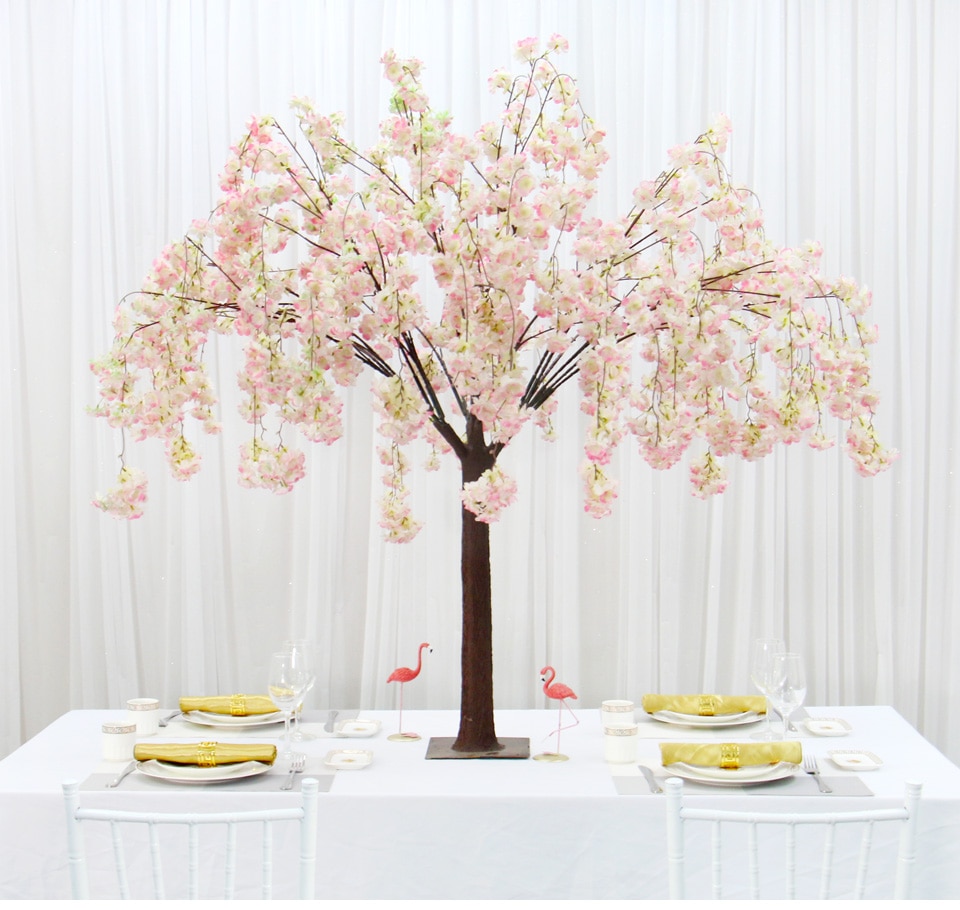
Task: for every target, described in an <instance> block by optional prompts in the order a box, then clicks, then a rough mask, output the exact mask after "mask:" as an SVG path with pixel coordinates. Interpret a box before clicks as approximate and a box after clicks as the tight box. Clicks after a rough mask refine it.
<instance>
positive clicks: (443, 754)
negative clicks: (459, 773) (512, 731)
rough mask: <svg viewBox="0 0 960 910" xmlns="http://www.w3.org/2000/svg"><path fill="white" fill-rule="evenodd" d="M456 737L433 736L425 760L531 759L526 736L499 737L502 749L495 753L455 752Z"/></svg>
mask: <svg viewBox="0 0 960 910" xmlns="http://www.w3.org/2000/svg"><path fill="white" fill-rule="evenodd" d="M456 740H457V738H456V737H455V736H431V737H430V742H429V744H428V745H427V754H426V755H424V758H529V757H530V740H529V738H527V737H526V736H498V737H497V740H498V741H499V742H501V743H502V744H503V748H502V749H497V750H496V751H494V752H454V751H453V744H454V743H455V742H456Z"/></svg>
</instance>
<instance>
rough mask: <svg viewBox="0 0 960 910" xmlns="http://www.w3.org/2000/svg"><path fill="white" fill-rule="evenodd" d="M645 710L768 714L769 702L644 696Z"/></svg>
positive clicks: (727, 697)
mask: <svg viewBox="0 0 960 910" xmlns="http://www.w3.org/2000/svg"><path fill="white" fill-rule="evenodd" d="M642 703H643V710H644V711H646V712H647V714H653V713H654V711H676V712H677V713H678V714H697V715H700V716H701V717H710V716H712V715H714V714H739V713H740V712H742V711H756V712H757V714H766V713H767V700H766V699H765V698H764V697H763V696H762V695H644V696H643V702H642Z"/></svg>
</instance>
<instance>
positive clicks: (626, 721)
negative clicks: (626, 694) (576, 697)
mask: <svg viewBox="0 0 960 910" xmlns="http://www.w3.org/2000/svg"><path fill="white" fill-rule="evenodd" d="M600 720H601V722H602V723H603V726H604V727H628V726H630V724H632V723H633V722H634V717H633V702H632V701H629V700H628V699H626V698H608V699H607V700H606V701H605V702H603V703H602V704H601V705H600Z"/></svg>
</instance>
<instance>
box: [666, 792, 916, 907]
mask: <svg viewBox="0 0 960 910" xmlns="http://www.w3.org/2000/svg"><path fill="white" fill-rule="evenodd" d="M664 789H665V791H666V805H667V853H668V856H667V859H668V862H667V865H668V870H669V876H670V897H671V898H674V899H682V898H684V897H685V896H686V884H687V872H688V870H687V868H686V865H685V860H686V855H685V854H686V851H687V831H686V825H687V824H688V823H690V822H705V823H707V824H708V825H709V834H710V837H709V839H710V867H711V889H712V896H713V897H714V898H716V899H721V898H723V897H724V877H725V874H726V875H727V876H729V877H733V876H738V877H739V878H740V879H741V880H742V878H743V873H742V871H741V870H742V869H743V867H744V866H746V869H747V879H748V882H749V897H751V898H753V899H754V900H757V899H759V898H760V896H761V895H760V891H761V887H760V879H761V867H764V868H766V867H768V866H769V864H770V856H771V855H779V856H782V857H783V867H782V875H781V874H780V872H779V871H778V873H777V877H781V878H782V879H783V882H784V893H783V894H780V895H776V896H777V897H785V898H787V899H794V898H795V897H797V890H798V885H797V882H798V878H802V879H803V881H804V882H808V881H809V880H810V879H814V880H816V881H818V893H817V894H810V895H803V896H804V897H816V898H818V899H819V900H825V899H827V898H828V897H829V896H830V895H831V884H835V883H836V880H837V879H839V878H840V876H841V872H844V871H845V872H847V873H849V875H848V876H847V877H848V878H849V881H845V882H844V883H843V884H842V887H843V888H844V889H845V891H847V892H848V893H845V894H844V895H843V896H851V897H854V898H857V899H860V898H862V897H863V895H864V890H865V888H866V887H867V883H868V881H872V880H873V877H879V876H880V875H888V876H889V873H890V869H889V864H888V863H877V862H874V863H873V864H872V865H871V863H870V859H871V851H872V848H873V846H874V841H873V835H874V831H875V828H876V826H878V825H887V824H893V825H899V826H900V830H899V833H898V843H899V847H898V850H897V857H896V868H895V870H894V874H893V876H891V877H892V879H893V894H892V896H893V897H894V898H896V899H904V898H907V897H908V896H909V891H910V875H911V871H912V867H913V865H914V860H915V854H916V845H915V840H916V821H917V808H918V806H919V801H920V791H921V789H922V787H921V785H920V784H918V783H912V782H908V783H907V784H906V796H905V799H904V804H903V806H902V807H899V808H891V809H863V810H855V811H845V812H841V811H835V812H810V813H799V812H798V813H785V812H753V811H739V810H732V809H726V810H724V809H695V808H691V807H690V806H688V805H684V802H683V781H681V780H680V779H679V778H675V777H673V778H670V779H669V780H667V781H666V782H665V784H664ZM731 829H739V835H737V834H735V833H734V832H733V831H732V830H731ZM774 829H780V834H782V840H781V839H780V838H779V837H776V836H775V831H774ZM808 829H810V831H814V832H816V834H815V835H812V836H811V838H810V839H811V843H806V842H805V843H804V844H803V845H801V850H800V851H799V852H798V842H799V839H800V832H801V830H802V831H804V833H805V834H806V833H807V831H808ZM841 829H842V830H843V831H844V832H845V835H844V836H845V837H846V834H847V833H852V832H853V831H854V829H859V835H860V836H859V843H858V845H856V844H855V843H852V842H851V843H850V844H848V843H847V841H846V840H845V842H844V847H843V850H842V851H841V850H840V849H838V839H839V832H840V831H841ZM744 833H745V834H746V837H745V838H744V837H743V834H744ZM814 841H815V846H813V842H814ZM781 846H782V852H781ZM811 850H814V851H815V852H816V853H818V854H819V857H818V863H819V875H818V874H817V872H816V870H814V871H813V873H812V874H810V873H808V871H807V870H806V869H804V868H803V867H802V866H798V863H799V862H800V859H799V858H798V857H799V856H800V855H801V854H802V856H803V857H804V858H806V857H808V856H809V855H810V851H811ZM761 851H764V853H763V858H761ZM841 854H842V855H841ZM852 860H855V863H851V861H852ZM851 865H855V869H850V868H849V867H850V866H851ZM884 866H886V868H884ZM854 872H855V875H854V874H853V873H854ZM772 896H773V895H764V897H772Z"/></svg>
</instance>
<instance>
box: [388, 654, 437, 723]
mask: <svg viewBox="0 0 960 910" xmlns="http://www.w3.org/2000/svg"><path fill="white" fill-rule="evenodd" d="M425 650H426V651H428V652H431V651H433V648H431V647H430V643H429V642H426V641H425V642H421V644H420V648H419V650H418V651H417V668H416V670H412V669H411V668H410V667H397V669H396V670H394V671H393V672H392V673H391V674H390V675H389V676H388V677H387V682H388V683H392V682H398V683H400V732H399V733H394V734H393V735H392V736H389V737H387V738H388V739H392V740H394V741H395V742H397V741H399V742H412V741H414V740H418V739H420V734H418V733H404V732H403V684H404V683H408V682H410V680H411V679H416V678H417V677H418V676H419V675H420V669H421V667H422V666H423V652H424V651H425Z"/></svg>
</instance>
